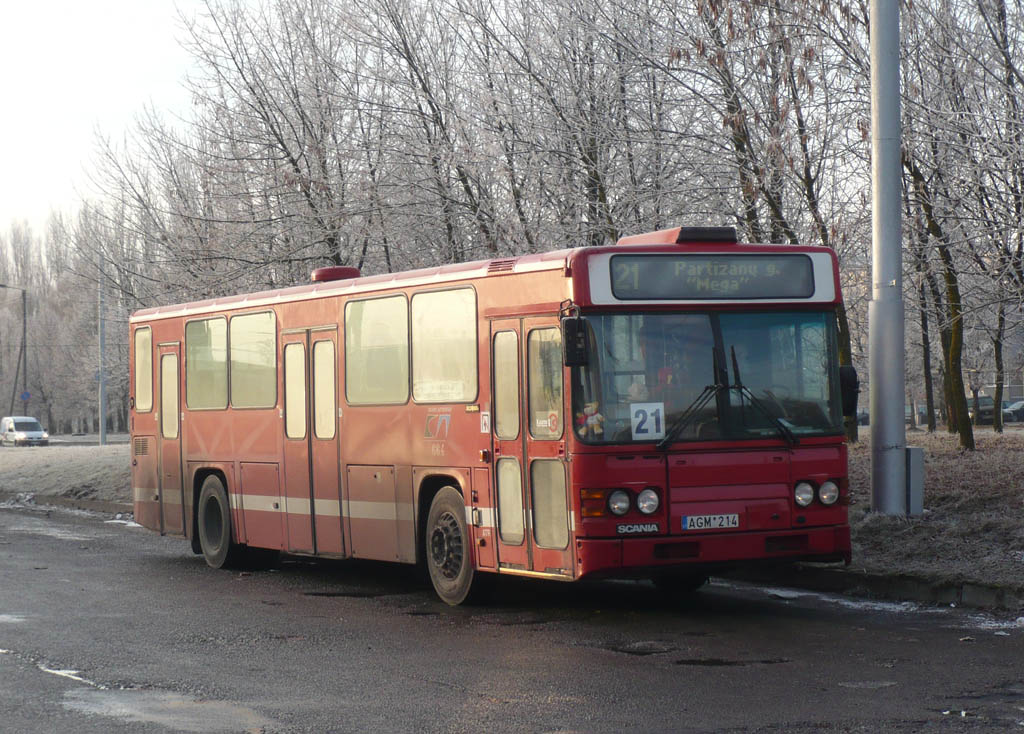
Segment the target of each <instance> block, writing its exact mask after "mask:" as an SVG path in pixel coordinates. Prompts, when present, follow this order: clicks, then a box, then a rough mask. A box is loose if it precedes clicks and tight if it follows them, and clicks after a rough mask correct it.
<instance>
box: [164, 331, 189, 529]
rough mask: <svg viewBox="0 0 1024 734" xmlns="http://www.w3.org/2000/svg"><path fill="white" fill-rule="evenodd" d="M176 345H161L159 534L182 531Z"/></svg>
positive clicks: (179, 406)
mask: <svg viewBox="0 0 1024 734" xmlns="http://www.w3.org/2000/svg"><path fill="white" fill-rule="evenodd" d="M179 352H180V348H179V345H178V344H161V345H160V347H159V355H160V408H159V410H160V441H159V443H160V470H159V482H160V483H159V487H158V491H159V493H160V533H161V534H162V535H168V534H169V535H181V534H182V533H184V531H185V508H184V503H183V502H182V492H181V399H180V392H181V380H180V375H179V373H180V370H179V367H178V365H179V364H180V360H179Z"/></svg>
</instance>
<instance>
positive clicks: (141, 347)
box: [135, 326, 153, 413]
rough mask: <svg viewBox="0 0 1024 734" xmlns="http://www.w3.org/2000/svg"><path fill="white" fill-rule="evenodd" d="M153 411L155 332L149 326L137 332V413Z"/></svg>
mask: <svg viewBox="0 0 1024 734" xmlns="http://www.w3.org/2000/svg"><path fill="white" fill-rule="evenodd" d="M152 409H153V331H152V329H150V328H149V327H148V326H145V327H142V328H139V329H136V330H135V412H136V413H148V412H149V411H151V410H152Z"/></svg>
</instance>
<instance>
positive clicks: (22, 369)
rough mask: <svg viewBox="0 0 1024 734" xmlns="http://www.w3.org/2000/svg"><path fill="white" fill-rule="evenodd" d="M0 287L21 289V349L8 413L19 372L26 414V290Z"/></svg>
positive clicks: (12, 407) (12, 405)
mask: <svg viewBox="0 0 1024 734" xmlns="http://www.w3.org/2000/svg"><path fill="white" fill-rule="evenodd" d="M0 288H7V289H9V290H12V291H21V349H20V350H19V351H18V367H17V369H16V371H15V373H14V382H13V383H12V385H11V407H10V408H9V409H8V411H7V412H8V413H13V412H14V396H15V395H16V394H17V392H18V374H19V373H20V374H21V394H22V399H21V400H22V404H21V414H22V415H28V397H27V396H28V394H29V393H28V344H27V339H28V328H27V325H28V291H26V290H25V289H24V288H19V287H18V286H16V285H7V284H6V283H0Z"/></svg>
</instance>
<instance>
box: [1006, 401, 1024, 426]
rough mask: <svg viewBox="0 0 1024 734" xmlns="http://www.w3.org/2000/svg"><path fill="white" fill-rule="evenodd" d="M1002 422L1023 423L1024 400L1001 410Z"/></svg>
mask: <svg viewBox="0 0 1024 734" xmlns="http://www.w3.org/2000/svg"><path fill="white" fill-rule="evenodd" d="M1008 416H1009V417H1008ZM1003 420H1004V421H1007V420H1010V421H1024V400H1018V401H1017V402H1015V403H1010V404H1009V405H1007V406H1006V407H1005V408H1004V409H1003Z"/></svg>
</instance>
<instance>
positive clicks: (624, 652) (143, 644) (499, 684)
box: [0, 508, 1024, 734]
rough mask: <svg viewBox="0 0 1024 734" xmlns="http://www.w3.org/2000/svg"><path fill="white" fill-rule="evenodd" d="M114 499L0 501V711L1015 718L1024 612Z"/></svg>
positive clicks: (926, 727) (186, 721)
mask: <svg viewBox="0 0 1024 734" xmlns="http://www.w3.org/2000/svg"><path fill="white" fill-rule="evenodd" d="M106 520H107V518H105V517H103V516H92V515H85V514H82V513H77V514H76V513H64V512H53V513H51V514H50V515H46V514H45V513H42V512H39V511H30V510H26V509H11V508H6V509H0V731H2V732H57V731H60V732H63V731H67V732H72V731H73V732H82V733H85V734H88V733H91V732H97V733H98V732H104V733H107V732H166V731H181V732H243V731H251V732H330V731H339V732H340V731H353V732H357V731H358V732H362V731H396V732H414V731H415V732H434V731H436V732H477V731H489V732H521V731H533V732H554V731H559V732H620V731H643V732H658V731H663V732H687V731H730V730H737V731H746V730H758V731H779V732H782V731H785V732H812V731H822V730H828V731H865V732H875V731H906V732H910V731H957V732H959V731H1009V730H1016V731H1020V730H1022V727H1024V682H1022V677H1021V674H1022V672H1024V663H1022V662H1021V661H1024V619H1022V620H1014V619H1000V618H993V617H987V616H977V615H973V614H971V613H968V612H967V611H965V610H960V609H949V608H945V609H919V608H915V607H913V606H911V605H884V604H874V605H873V604H870V603H866V602H858V601H855V600H849V599H841V598H831V597H823V596H818V595H812V594H804V593H800V592H789V591H785V590H772V589H760V588H757V587H753V586H743V585H731V584H725V583H716V584H713V585H711V586H710V587H707V588H705V589H704V590H703V591H702V592H700V593H698V594H697V595H695V596H694V597H692V599H691V600H689V601H688V602H685V603H683V604H681V605H680V604H672V603H668V602H666V601H665V600H663V599H662V597H660V596H659V595H658V594H657V592H656V591H655V590H654V589H653V587H650V586H648V585H645V584H635V583H604V584H594V585H585V586H581V585H568V584H535V583H523V582H513V583H508V584H502V585H501V586H500V587H499V588H498V590H497V593H496V595H495V597H494V599H493V600H492V601H491V602H490V604H489V605H487V606H478V607H461V608H454V609H453V608H449V607H447V606H445V605H443V604H442V603H440V602H439V601H437V600H436V599H435V598H434V596H433V594H432V592H431V591H430V590H429V588H428V586H427V584H425V583H424V582H423V581H422V580H420V578H419V577H418V576H417V574H416V573H415V571H414V569H410V568H408V567H402V566H392V565H385V564H372V563H351V562H348V563H345V562H333V563H328V562H320V563H312V562H307V561H305V560H298V559H296V560H288V561H286V562H285V563H283V564H282V566H281V567H280V568H279V569H277V570H271V571H257V572H246V573H238V572H226V571H214V570H212V569H209V568H207V567H206V565H205V564H204V562H203V561H202V559H201V558H199V557H197V556H193V555H191V553H190V551H189V549H188V546H187V544H186V543H185V542H184V541H181V540H176V539H169V538H161V537H159V536H158V535H155V534H153V533H151V532H149V531H147V530H143V529H140V528H137V527H131V526H128V525H125V524H123V523H117V522H110V521H106Z"/></svg>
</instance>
